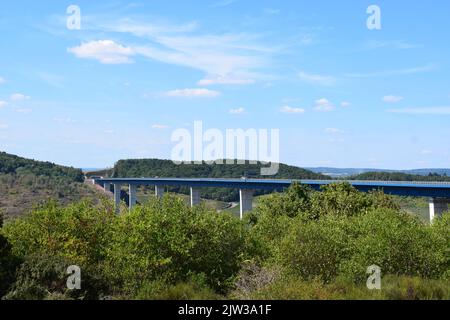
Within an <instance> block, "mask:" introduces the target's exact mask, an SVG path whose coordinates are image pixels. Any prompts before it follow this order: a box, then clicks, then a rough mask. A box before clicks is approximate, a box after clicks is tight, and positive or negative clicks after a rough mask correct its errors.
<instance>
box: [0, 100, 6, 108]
mask: <svg viewBox="0 0 450 320" xmlns="http://www.w3.org/2000/svg"><path fill="white" fill-rule="evenodd" d="M7 105H8V102H6V101H1V100H0V108H4V107H6V106H7Z"/></svg>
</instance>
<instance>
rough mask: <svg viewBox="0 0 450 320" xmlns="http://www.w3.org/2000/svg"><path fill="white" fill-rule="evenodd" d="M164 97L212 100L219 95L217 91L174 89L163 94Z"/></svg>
mask: <svg viewBox="0 0 450 320" xmlns="http://www.w3.org/2000/svg"><path fill="white" fill-rule="evenodd" d="M163 95H164V96H166V97H181V98H214V97H217V96H219V95H220V92H219V91H214V90H209V89H204V88H198V89H176V90H171V91H167V92H164V94H163Z"/></svg>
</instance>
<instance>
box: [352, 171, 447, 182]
mask: <svg viewBox="0 0 450 320" xmlns="http://www.w3.org/2000/svg"><path fill="white" fill-rule="evenodd" d="M348 179H351V180H375V181H450V177H448V176H446V175H439V174H428V175H418V174H408V173H402V172H365V173H361V174H358V175H353V176H350V177H348Z"/></svg>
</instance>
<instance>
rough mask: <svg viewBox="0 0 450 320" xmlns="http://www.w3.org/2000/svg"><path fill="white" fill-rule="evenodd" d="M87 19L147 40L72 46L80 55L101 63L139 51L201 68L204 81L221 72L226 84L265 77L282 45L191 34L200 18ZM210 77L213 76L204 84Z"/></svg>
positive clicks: (240, 36)
mask: <svg viewBox="0 0 450 320" xmlns="http://www.w3.org/2000/svg"><path fill="white" fill-rule="evenodd" d="M102 19H103V20H102ZM89 21H90V23H91V25H90V26H89V27H90V29H91V30H94V31H98V32H103V33H105V32H113V33H117V32H119V33H127V34H131V35H133V36H135V37H139V38H142V41H141V43H143V44H141V45H139V46H134V45H133V46H128V47H126V46H125V45H124V44H123V43H122V44H117V43H115V42H113V41H112V40H101V41H92V42H89V43H85V44H82V45H80V46H79V47H75V48H70V49H68V51H69V52H72V53H74V54H77V56H79V57H80V58H92V59H97V60H100V61H103V63H130V62H132V59H131V57H132V56H134V55H136V56H137V55H140V56H143V57H146V58H148V59H152V60H156V61H159V62H163V63H168V64H173V65H178V66H184V67H189V68H194V69H196V70H201V71H203V72H204V73H205V74H206V80H211V79H210V78H212V79H214V78H216V77H217V75H221V77H222V79H226V80H227V81H226V82H227V84H228V83H229V82H232V84H235V83H236V82H239V83H242V82H250V81H255V80H258V79H259V78H263V77H264V76H263V75H262V74H261V73H260V72H261V69H262V68H264V67H266V66H267V65H268V62H269V59H270V55H271V54H273V53H275V52H278V51H279V50H280V49H281V48H280V47H279V46H276V45H273V44H271V45H260V44H259V43H258V42H259V41H257V40H258V39H260V38H261V35H259V34H249V33H244V32H240V33H237V34H232V33H221V34H212V33H209V34H200V33H199V32H196V34H192V32H193V31H197V30H196V28H197V23H196V22H191V23H188V24H182V25H170V24H167V23H161V22H155V23H147V22H142V21H139V20H134V19H130V18H127V19H115V20H111V19H108V20H105V19H104V18H102V17H90V19H89ZM236 75H239V79H240V81H238V80H239V79H238V80H236V79H234V78H236V77H237V76H236ZM242 76H244V77H242ZM229 79H231V80H229ZM221 81H222V82H223V81H224V80H221ZM221 81H219V82H221ZM208 82H211V81H206V82H205V83H208ZM212 82H214V81H212ZM203 85H206V84H203Z"/></svg>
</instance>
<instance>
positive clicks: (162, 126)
mask: <svg viewBox="0 0 450 320" xmlns="http://www.w3.org/2000/svg"><path fill="white" fill-rule="evenodd" d="M152 128H153V129H160V130H162V129H168V128H170V127H169V126H167V125H164V124H154V125H152Z"/></svg>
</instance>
